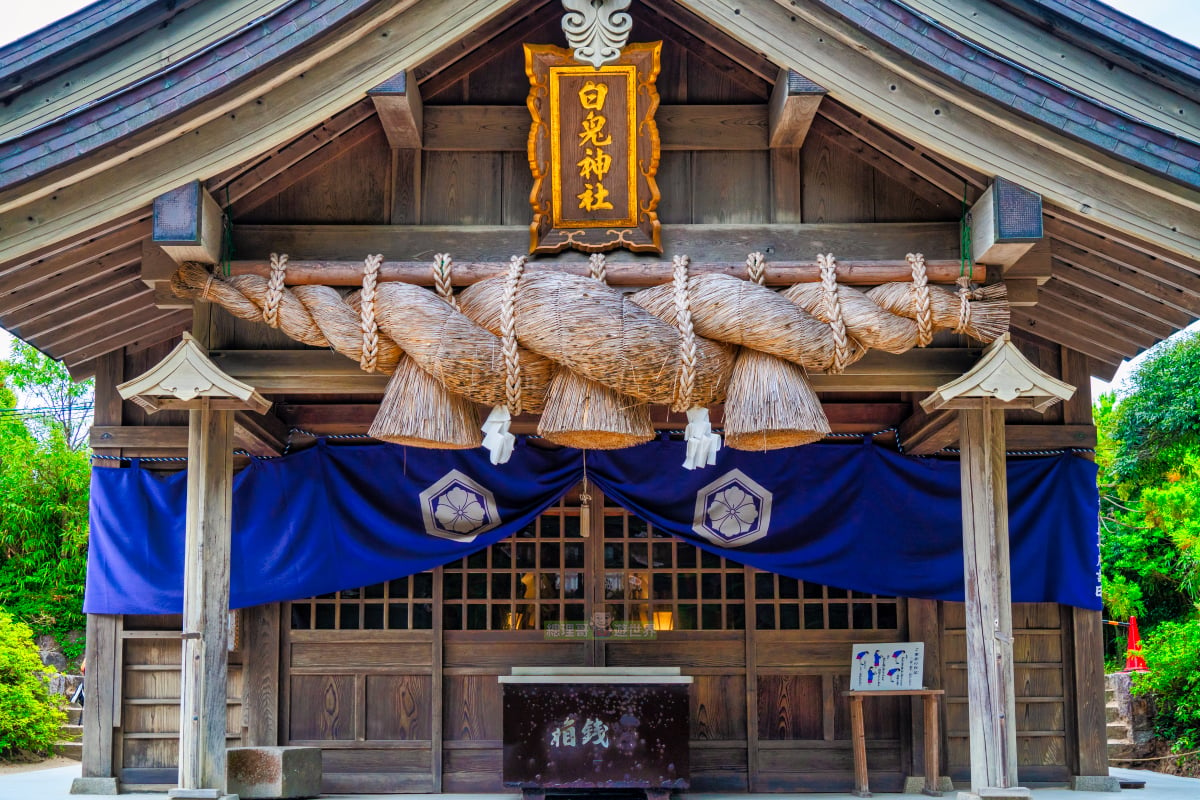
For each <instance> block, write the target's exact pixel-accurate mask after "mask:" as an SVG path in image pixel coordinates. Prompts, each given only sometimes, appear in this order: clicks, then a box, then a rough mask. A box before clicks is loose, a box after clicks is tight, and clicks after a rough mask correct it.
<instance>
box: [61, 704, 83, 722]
mask: <svg viewBox="0 0 1200 800" xmlns="http://www.w3.org/2000/svg"><path fill="white" fill-rule="evenodd" d="M65 710H66V712H67V723H68V724H70V725H79V724H81V723H82V722H83V706H80V705H70V704H68V705H67V706H66V708H65Z"/></svg>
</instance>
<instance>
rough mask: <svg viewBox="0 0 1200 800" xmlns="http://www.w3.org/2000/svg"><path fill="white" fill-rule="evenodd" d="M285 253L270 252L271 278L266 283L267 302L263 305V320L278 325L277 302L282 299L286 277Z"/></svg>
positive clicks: (273, 325)
mask: <svg viewBox="0 0 1200 800" xmlns="http://www.w3.org/2000/svg"><path fill="white" fill-rule="evenodd" d="M287 262H288V257H287V253H284V254H283V255H276V254H275V253H271V280H270V281H269V282H268V283H267V302H266V305H265V306H264V307H263V322H265V323H267V324H268V325H270V326H271V327H272V328H278V327H279V304H280V303H281V302H282V301H283V287H284V278H286V277H287Z"/></svg>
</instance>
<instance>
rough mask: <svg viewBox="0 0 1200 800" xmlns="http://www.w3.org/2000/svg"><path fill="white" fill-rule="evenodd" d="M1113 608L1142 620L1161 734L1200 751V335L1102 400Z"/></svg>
mask: <svg viewBox="0 0 1200 800" xmlns="http://www.w3.org/2000/svg"><path fill="white" fill-rule="evenodd" d="M1094 411H1095V418H1096V426H1097V432H1098V439H1097V448H1096V461H1097V463H1098V464H1099V466H1100V477H1099V481H1100V500H1101V505H1100V524H1101V537H1100V547H1101V556H1102V568H1101V569H1102V579H1103V583H1104V602H1105V605H1106V606H1107V608H1108V609H1109V611H1110V612H1111V613H1113V614H1114V615H1117V616H1126V615H1130V614H1135V615H1137V616H1138V617H1139V618H1141V620H1142V621H1143V624H1144V627H1143V630H1144V631H1145V632H1146V636H1145V639H1144V640H1143V645H1142V649H1143V651H1144V653H1145V657H1146V661H1147V663H1148V664H1149V666H1150V672H1149V674H1148V675H1144V676H1140V677H1139V679H1138V681H1137V687H1138V689H1139V690H1140V691H1151V692H1154V693H1155V694H1156V696H1157V702H1158V717H1157V720H1156V725H1157V729H1158V732H1159V734H1160V735H1161V736H1162V737H1164V738H1166V739H1168V740H1170V741H1172V742H1174V746H1175V749H1176V750H1177V751H1182V750H1188V749H1192V748H1194V747H1196V746H1198V745H1200V671H1198V670H1197V669H1196V663H1195V662H1196V656H1197V654H1198V653H1200V614H1198V610H1200V606H1198V603H1200V334H1195V333H1194V334H1191V335H1188V336H1184V337H1181V338H1179V339H1178V340H1171V341H1168V342H1165V343H1163V344H1162V345H1160V346H1158V347H1157V348H1155V349H1154V351H1152V352H1151V354H1150V355H1149V356H1148V357H1147V359H1146V360H1145V361H1144V362H1143V363H1142V364H1141V365H1140V366H1139V367H1138V369H1137V370H1136V371H1135V372H1134V373H1133V375H1132V376H1131V379H1130V388H1129V391H1128V392H1127V393H1126V394H1125V395H1124V396H1122V397H1120V398H1118V397H1116V396H1114V395H1105V396H1102V397H1100V398H1099V400H1098V402H1097V404H1096V407H1095V409H1094Z"/></svg>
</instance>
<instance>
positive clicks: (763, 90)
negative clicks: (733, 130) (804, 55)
mask: <svg viewBox="0 0 1200 800" xmlns="http://www.w3.org/2000/svg"><path fill="white" fill-rule="evenodd" d="M672 10H674V11H675V14H673V15H671V16H668V14H670V12H671V11H672ZM636 13H637V15H638V18H639V19H645V20H648V21H650V22H651V24H652V26H653V27H654V28H655V30H657V31H658V33H659V34H661V35H662V37H663V38H664V39H667V40H669V41H671V42H673V43H675V44H676V45H678V46H679V47H681V48H682V49H683V50H684V51H686V52H687V53H689V54H694V55H696V56H698V57H699V58H701V59H702V60H703V61H704V64H705V67H706V68H707V69H712V70H714V71H715V72H716V73H717V74H719V75H722V76H723V77H725V78H728V79H729V80H731V81H733V82H734V83H737V84H738V85H739V86H741V87H742V88H744V89H748V90H749V91H751V92H753V93H754V94H755V95H757V96H759V97H763V98H765V97H767V96H768V95H769V94H770V93H771V82H770V80H769V79H767V78H764V77H763V75H762V74H760V73H759V72H756V71H755V68H756V67H757V68H758V69H762V68H764V66H765V65H762V64H760V63H759V62H760V61H762V60H764V59H762V57H761V56H759V55H758V54H757V53H752V52H751V51H750V50H749V49H747V48H744V47H742V46H741V45H740V44H738V43H737V42H732V45H730V44H729V42H731V41H732V40H729V41H725V40H727V39H728V37H725V36H724V34H722V33H720V31H717V30H716V29H715V28H713V27H712V26H711V25H707V24H705V23H703V22H699V21H697V22H698V24H697V25H695V26H694V27H696V28H697V29H701V28H702V29H703V30H702V32H701V33H700V34H699V35H697V34H696V33H693V32H692V31H691V30H688V29H687V28H685V27H683V26H682V25H680V24H679V22H678V21H676V20H677V18H683V17H684V15H685V14H686V12H684V11H683V10H682V9H679V8H678V7H673V6H672V4H671V3H643V4H642V5H641V7H640V8H639V9H638V10H637V12H636ZM689 16H690V15H689ZM722 37H724V38H723V39H722ZM716 41H721V43H722V44H723V45H725V47H726V49H727V50H737V49H740V50H742V51H743V55H744V56H745V57H746V58H747V59H748V61H749V63H747V61H742V60H739V59H738V58H734V57H731V56H730V55H728V54H727V53H725V52H722V51H721V50H719V49H718V48H717V47H716V46H715V45H714V42H716Z"/></svg>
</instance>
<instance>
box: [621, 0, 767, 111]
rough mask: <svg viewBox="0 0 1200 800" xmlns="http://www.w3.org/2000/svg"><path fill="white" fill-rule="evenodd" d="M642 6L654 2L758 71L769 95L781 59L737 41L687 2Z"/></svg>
mask: <svg viewBox="0 0 1200 800" xmlns="http://www.w3.org/2000/svg"><path fill="white" fill-rule="evenodd" d="M642 6H643V8H644V9H649V8H650V7H651V6H653V7H654V9H653V10H654V11H655V12H657V13H658V15H659V16H660V17H663V18H665V19H667V20H669V21H670V22H673V23H674V24H675V25H677V26H679V28H681V29H683V30H685V31H687V32H688V33H690V34H691V35H692V36H694V37H695V38H696V39H698V40H700V41H703V42H706V43H707V44H708V46H709V47H710V48H711V49H712V50H714V51H716V52H717V53H719V54H721V55H723V56H724V57H725V58H727V59H729V60H730V61H732V62H734V63H735V64H740V65H741V66H742V67H744V68H745V69H747V70H749V71H750V72H751V73H752V74H754V75H757V76H758V77H759V78H761V79H762V80H763V82H764V84H765V85H766V88H765V89H764V90H763V95H764V96H766V94H767V93H768V91H769V87H770V85H771V82H772V81H774V80H775V75H776V73H777V72H778V71H779V64H778V62H772V61H771V59H769V58H768V57H767V56H765V55H763V53H762V52H761V51H760V50H759V49H758V48H756V47H755V46H753V45H750V46H747V45H746V44H743V43H742V42H740V41H738V39H737V38H735V37H733V36H730V35H729V34H727V33H726V32H725V31H724V30H722V29H721V28H720V27H718V26H717V25H715V24H714V22H713V21H712V20H710V19H708V18H707V17H706V16H705V15H703V14H697V13H695V12H694V11H693V10H691V9H689V8H688V7H687V6H686V5H685V4H682V3H652V2H644V3H643V4H642ZM697 52H699V53H700V54H701V55H703V54H704V53H705V52H706V51H704V50H699V51H697Z"/></svg>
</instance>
